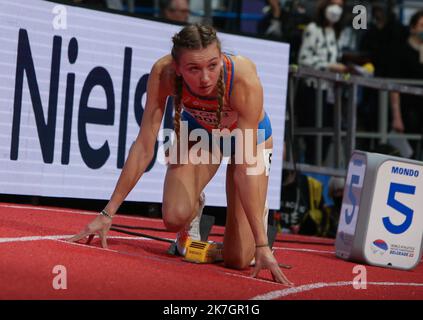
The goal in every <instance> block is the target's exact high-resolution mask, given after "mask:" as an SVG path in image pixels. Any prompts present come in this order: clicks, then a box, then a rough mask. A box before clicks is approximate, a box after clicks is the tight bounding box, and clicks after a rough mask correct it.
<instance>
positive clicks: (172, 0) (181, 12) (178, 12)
mask: <svg viewBox="0 0 423 320" xmlns="http://www.w3.org/2000/svg"><path fill="white" fill-rule="evenodd" d="M159 6H160V17H161V18H163V19H165V20H168V21H172V22H179V23H188V20H189V16H190V8H189V1H188V0H160V2H159Z"/></svg>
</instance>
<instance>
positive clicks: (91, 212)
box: [0, 204, 155, 221]
mask: <svg viewBox="0 0 423 320" xmlns="http://www.w3.org/2000/svg"><path fill="white" fill-rule="evenodd" d="M0 207H3V208H11V209H25V210H34V211H51V212H61V213H76V214H82V215H89V216H95V215H98V212H93V211H79V210H70V209H54V208H45V207H42V208H41V207H32V206H22V205H14V204H0ZM119 217H121V218H128V219H134V220H142V221H154V220H155V219H151V218H143V217H133V216H128V215H122V214H118V215H116V218H119Z"/></svg>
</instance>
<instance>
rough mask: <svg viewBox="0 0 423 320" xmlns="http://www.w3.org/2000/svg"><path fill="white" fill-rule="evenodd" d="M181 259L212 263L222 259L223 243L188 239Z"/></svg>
mask: <svg viewBox="0 0 423 320" xmlns="http://www.w3.org/2000/svg"><path fill="white" fill-rule="evenodd" d="M187 245H188V246H187V251H186V253H185V258H184V259H183V260H185V261H188V262H193V263H214V262H218V261H223V256H222V249H223V244H222V243H217V242H207V241H194V240H192V241H191V240H188V244H187Z"/></svg>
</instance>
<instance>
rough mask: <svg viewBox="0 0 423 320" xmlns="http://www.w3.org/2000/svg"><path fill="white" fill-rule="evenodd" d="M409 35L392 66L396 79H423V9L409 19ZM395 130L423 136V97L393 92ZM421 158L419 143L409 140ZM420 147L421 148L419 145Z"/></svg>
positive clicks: (399, 48) (416, 156) (395, 56)
mask: <svg viewBox="0 0 423 320" xmlns="http://www.w3.org/2000/svg"><path fill="white" fill-rule="evenodd" d="M409 30H410V36H409V37H408V39H407V41H406V42H405V44H404V45H403V46H399V47H398V50H397V51H396V53H395V54H394V58H393V62H394V63H392V64H391V74H392V77H394V78H401V79H415V80H420V81H421V80H423V10H420V11H417V12H416V13H415V14H414V15H413V16H412V17H411V20H410V26H409ZM391 110H392V129H393V130H394V131H396V132H405V133H419V134H423V96H417V95H411V94H399V93H398V92H392V93H391ZM410 144H411V147H412V149H413V151H414V154H413V156H412V157H414V158H416V159H417V158H418V157H419V156H420V155H419V154H418V153H420V152H418V149H419V144H418V143H417V142H416V141H415V140H410ZM420 148H421V146H420Z"/></svg>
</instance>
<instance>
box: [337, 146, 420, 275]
mask: <svg viewBox="0 0 423 320" xmlns="http://www.w3.org/2000/svg"><path fill="white" fill-rule="evenodd" d="M422 240H423V163H422V162H418V161H414V160H410V159H403V158H399V157H392V156H386V155H382V154H376V153H368V152H362V151H354V153H353V154H352V156H351V159H350V162H349V165H348V174H347V179H346V182H345V188H344V195H343V200H342V207H341V212H340V217H339V224H338V231H337V235H336V241H335V248H336V256H337V257H339V258H341V259H345V260H351V261H356V262H363V263H365V264H369V265H375V266H381V267H388V268H397V269H404V270H409V269H413V268H414V267H416V266H417V264H418V263H419V262H420V259H421V255H422Z"/></svg>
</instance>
